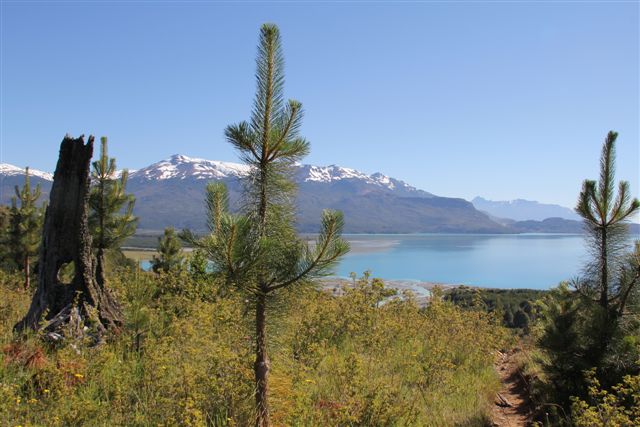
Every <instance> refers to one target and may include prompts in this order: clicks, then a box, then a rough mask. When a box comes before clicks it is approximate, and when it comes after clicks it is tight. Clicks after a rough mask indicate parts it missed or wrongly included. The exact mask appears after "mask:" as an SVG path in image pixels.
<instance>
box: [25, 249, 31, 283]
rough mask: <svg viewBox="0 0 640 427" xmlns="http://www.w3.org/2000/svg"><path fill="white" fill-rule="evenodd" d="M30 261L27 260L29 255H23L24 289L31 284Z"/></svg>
mask: <svg viewBox="0 0 640 427" xmlns="http://www.w3.org/2000/svg"><path fill="white" fill-rule="evenodd" d="M30 276H31V263H30V262H29V255H25V256H24V289H25V290H28V289H29V287H30V286H31V277H30Z"/></svg>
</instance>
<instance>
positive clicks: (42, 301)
mask: <svg viewBox="0 0 640 427" xmlns="http://www.w3.org/2000/svg"><path fill="white" fill-rule="evenodd" d="M93 141H94V138H93V136H89V140H88V141H87V143H86V144H85V143H84V136H80V137H79V138H77V139H73V138H71V137H70V136H68V135H67V136H65V138H64V139H63V140H62V144H60V156H59V158H58V164H57V166H56V171H55V173H54V176H53V186H52V187H51V193H50V198H49V205H48V207H47V210H46V213H45V220H44V229H43V236H42V244H41V247H40V262H39V263H38V265H39V271H38V288H37V290H36V292H35V294H34V296H33V300H32V301H31V306H30V308H29V311H28V313H27V314H26V316H25V317H24V319H22V320H21V321H20V322H18V323H17V324H16V326H15V329H16V330H17V331H21V330H23V329H25V328H32V329H39V328H42V329H44V330H45V331H48V332H53V331H60V330H61V328H62V327H66V328H67V329H66V330H67V333H72V334H74V335H76V334H82V331H81V329H83V328H81V326H88V327H89V330H92V331H94V332H95V333H96V334H97V336H98V337H101V336H102V335H103V333H104V332H105V331H106V329H108V328H118V327H119V326H120V325H121V319H122V314H121V310H120V307H119V305H118V303H117V302H116V300H115V299H114V297H113V296H112V294H111V293H110V292H109V290H108V289H107V288H106V287H105V286H104V284H103V283H99V282H98V281H97V280H96V278H95V272H94V267H93V264H94V263H93V255H92V252H91V234H90V232H89V226H88V221H87V220H88V215H89V212H88V209H89V208H88V198H89V189H90V184H91V178H90V164H91V156H92V155H93ZM71 262H72V263H73V266H74V272H73V277H72V278H71V280H70V281H69V283H64V282H63V280H62V275H63V274H62V272H61V270H62V269H64V268H65V267H66V266H67V265H68V264H69V263H71ZM74 331H75V332H74Z"/></svg>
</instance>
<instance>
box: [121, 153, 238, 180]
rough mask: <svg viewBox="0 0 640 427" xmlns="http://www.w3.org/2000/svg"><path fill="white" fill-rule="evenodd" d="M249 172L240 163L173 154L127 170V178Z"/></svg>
mask: <svg viewBox="0 0 640 427" xmlns="http://www.w3.org/2000/svg"><path fill="white" fill-rule="evenodd" d="M247 173H249V166H247V165H243V164H240V163H231V162H220V161H217V160H206V159H197V158H192V157H187V156H183V155H181V154H174V155H173V156H171V157H169V158H168V159H165V160H161V161H159V162H157V163H154V164H152V165H149V166H147V167H146V168H143V169H138V170H136V171H135V172H129V178H137V179H147V180H153V179H187V178H193V179H207V180H215V179H224V178H231V177H240V176H244V175H246V174H247Z"/></svg>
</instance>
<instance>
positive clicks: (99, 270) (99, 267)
mask: <svg viewBox="0 0 640 427" xmlns="http://www.w3.org/2000/svg"><path fill="white" fill-rule="evenodd" d="M96 281H97V282H98V285H99V286H100V287H104V285H105V278H104V249H103V248H98V253H97V255H96Z"/></svg>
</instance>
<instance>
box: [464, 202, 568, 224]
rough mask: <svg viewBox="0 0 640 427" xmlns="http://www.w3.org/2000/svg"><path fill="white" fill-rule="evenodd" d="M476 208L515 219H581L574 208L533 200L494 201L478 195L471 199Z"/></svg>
mask: <svg viewBox="0 0 640 427" xmlns="http://www.w3.org/2000/svg"><path fill="white" fill-rule="evenodd" d="M471 203H473V206H475V208H476V209H478V210H480V211H482V212H486V213H488V214H489V215H491V216H494V217H496V218H508V219H511V220H515V221H529V220H534V221H542V220H545V219H547V218H563V219H570V220H574V221H579V220H580V217H579V216H578V214H576V213H575V212H574V211H573V210H572V209H569V208H565V207H564V206H559V205H550V204H545V203H539V202H535V201H532V200H523V199H516V200H509V201H498V202H496V201H493V200H487V199H483V198H482V197H476V198H475V199H473V200H472V201H471Z"/></svg>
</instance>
